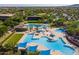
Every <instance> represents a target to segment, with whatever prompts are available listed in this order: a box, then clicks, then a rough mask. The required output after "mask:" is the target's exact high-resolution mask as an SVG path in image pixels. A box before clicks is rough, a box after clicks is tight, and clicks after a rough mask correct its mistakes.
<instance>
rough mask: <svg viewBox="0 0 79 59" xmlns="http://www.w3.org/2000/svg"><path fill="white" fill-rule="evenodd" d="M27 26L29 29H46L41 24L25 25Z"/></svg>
mask: <svg viewBox="0 0 79 59" xmlns="http://www.w3.org/2000/svg"><path fill="white" fill-rule="evenodd" d="M27 26H29V28H33V27H35V28H46V27H47V26H46V25H43V24H27Z"/></svg>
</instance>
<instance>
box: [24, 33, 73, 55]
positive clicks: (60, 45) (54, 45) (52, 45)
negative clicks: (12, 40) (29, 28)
mask: <svg viewBox="0 0 79 59" xmlns="http://www.w3.org/2000/svg"><path fill="white" fill-rule="evenodd" d="M47 40H48V38H47V37H41V38H40V39H39V40H33V34H28V35H26V37H25V38H24V42H28V43H30V42H34V43H37V44H42V45H43V46H45V47H47V48H49V49H50V50H59V51H61V52H62V54H65V55H72V54H73V53H74V49H73V48H71V47H69V46H65V43H64V42H63V41H62V40H61V39H60V38H59V39H58V40H57V41H52V42H48V41H47Z"/></svg>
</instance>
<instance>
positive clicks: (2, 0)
mask: <svg viewBox="0 0 79 59" xmlns="http://www.w3.org/2000/svg"><path fill="white" fill-rule="evenodd" d="M0 4H53V5H70V4H79V0H0Z"/></svg>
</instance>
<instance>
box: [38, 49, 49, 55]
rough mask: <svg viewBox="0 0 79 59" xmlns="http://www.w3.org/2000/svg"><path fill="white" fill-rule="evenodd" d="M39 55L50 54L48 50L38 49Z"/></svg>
mask: <svg viewBox="0 0 79 59" xmlns="http://www.w3.org/2000/svg"><path fill="white" fill-rule="evenodd" d="M40 55H50V50H42V51H40Z"/></svg>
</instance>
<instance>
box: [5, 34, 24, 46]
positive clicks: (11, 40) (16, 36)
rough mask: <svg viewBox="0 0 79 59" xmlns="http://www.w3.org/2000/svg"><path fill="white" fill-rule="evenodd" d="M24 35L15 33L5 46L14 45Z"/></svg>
mask: <svg viewBox="0 0 79 59" xmlns="http://www.w3.org/2000/svg"><path fill="white" fill-rule="evenodd" d="M22 36H23V34H13V35H12V36H11V37H10V38H9V39H8V40H7V41H6V42H5V43H4V46H5V47H14V46H15V45H16V44H17V42H18V41H19V40H20V38H21V37H22Z"/></svg>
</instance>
